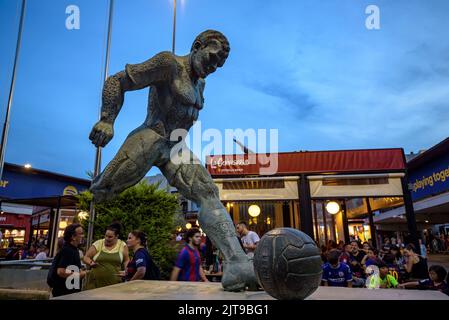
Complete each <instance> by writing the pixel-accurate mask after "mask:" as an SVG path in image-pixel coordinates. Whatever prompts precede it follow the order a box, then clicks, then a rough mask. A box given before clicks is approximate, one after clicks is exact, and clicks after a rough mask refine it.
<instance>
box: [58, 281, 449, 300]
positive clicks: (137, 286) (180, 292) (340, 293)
mask: <svg viewBox="0 0 449 320" xmlns="http://www.w3.org/2000/svg"><path fill="white" fill-rule="evenodd" d="M54 299H58V300H273V299H274V298H272V297H271V296H270V295H269V294H267V293H266V292H264V291H258V292H251V291H246V292H236V293H235V292H226V291H224V290H223V288H222V286H221V283H214V282H209V283H203V282H174V281H143V280H139V281H132V282H126V283H120V284H116V285H113V286H109V287H104V288H99V289H95V290H89V291H83V292H79V293H75V294H71V295H67V296H62V297H57V298H54ZM307 299H308V300H390V301H393V300H449V296H447V295H445V294H443V293H441V292H438V291H423V290H400V289H378V290H370V289H361V288H332V287H319V288H318V289H317V291H315V292H314V293H313V294H312V295H311V296H309V297H308V298H307Z"/></svg>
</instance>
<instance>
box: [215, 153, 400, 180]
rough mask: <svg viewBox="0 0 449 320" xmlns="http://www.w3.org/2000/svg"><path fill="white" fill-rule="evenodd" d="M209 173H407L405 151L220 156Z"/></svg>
mask: <svg viewBox="0 0 449 320" xmlns="http://www.w3.org/2000/svg"><path fill="white" fill-rule="evenodd" d="M206 166H207V169H208V171H209V173H210V174H211V175H212V176H214V177H217V176H226V175H288V174H300V173H323V172H333V173H344V172H347V173H354V172H366V171H370V172H376V171H377V172H385V171H391V170H395V171H397V170H404V169H405V162H404V153H403V150H402V149H372V150H348V151H304V152H282V153H272V154H268V155H265V154H245V155H217V156H208V157H207V158H206Z"/></svg>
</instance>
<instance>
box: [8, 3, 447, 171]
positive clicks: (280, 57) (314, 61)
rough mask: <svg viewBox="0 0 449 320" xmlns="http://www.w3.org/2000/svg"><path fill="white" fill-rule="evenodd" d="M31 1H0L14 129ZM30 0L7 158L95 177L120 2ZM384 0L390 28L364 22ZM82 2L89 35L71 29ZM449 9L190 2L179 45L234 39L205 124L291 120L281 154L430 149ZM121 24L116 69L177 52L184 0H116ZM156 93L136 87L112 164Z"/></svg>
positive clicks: (284, 126) (442, 131)
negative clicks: (96, 133) (212, 33)
mask: <svg viewBox="0 0 449 320" xmlns="http://www.w3.org/2000/svg"><path fill="white" fill-rule="evenodd" d="M20 3H21V1H19V0H0V49H1V50H0V120H1V123H2V125H3V122H4V118H5V110H6V105H7V99H8V92H9V86H10V81H11V75H12V66H13V59H14V52H15V43H16V39H17V31H18V22H19V12H20ZM27 3H28V4H27V10H26V19H25V24H24V33H23V41H22V50H21V53H20V61H19V66H18V70H17V82H16V90H15V95H14V100H13V104H12V113H11V128H10V132H9V141H8V145H7V151H6V161H7V162H12V163H16V164H24V163H31V164H32V165H33V167H35V168H39V169H44V170H49V171H54V172H59V173H63V174H67V175H73V176H78V177H86V174H85V172H86V171H88V170H93V165H94V157H95V148H94V147H93V145H92V144H91V143H90V141H89V139H88V135H89V132H90V130H91V128H92V125H93V124H94V123H95V122H96V120H97V118H98V112H99V107H100V95H101V89H102V69H103V61H104V50H105V36H106V24H107V8H108V1H107V0H70V1H66V0H28V1H27ZM371 4H374V5H377V6H378V8H379V9H380V30H369V29H367V28H366V26H365V20H366V19H367V17H368V15H367V14H366V13H365V9H366V8H367V6H368V5H371ZM69 5H77V6H78V7H79V8H80V29H79V30H68V29H67V28H66V18H67V16H68V15H67V14H66V8H67V6H69ZM448 15H449V1H447V0H385V1H384V0H369V1H365V0H321V1H316V0H257V1H256V0H226V1H225V0H178V12H177V33H176V53H177V54H179V55H184V54H187V53H188V52H189V50H190V46H191V44H192V41H193V39H194V38H195V36H196V35H197V34H198V33H200V32H201V31H204V30H206V29H216V30H219V31H221V32H223V33H224V34H225V35H226V36H227V38H228V39H229V42H230V45H231V52H230V55H229V58H228V60H227V62H226V63H225V65H224V67H223V68H221V69H218V70H217V72H216V73H214V74H212V75H211V76H210V77H208V78H207V85H206V89H205V107H204V109H203V110H202V111H201V113H200V120H201V121H202V128H203V129H207V128H216V129H219V130H221V131H222V132H224V130H225V129H227V128H229V129H235V128H242V129H248V128H254V129H278V130H279V151H296V150H310V151H313V150H335V149H360V148H387V147H401V148H404V150H405V151H406V152H410V151H418V150H420V149H427V148H429V147H431V146H433V145H434V144H436V143H438V142H439V141H441V140H443V139H444V138H446V137H447V136H448V135H449V36H448V32H449V19H448ZM113 19H114V20H113V34H112V46H111V52H110V54H111V61H110V73H116V72H118V71H121V70H123V68H124V66H125V64H126V63H138V62H142V61H145V60H146V59H148V58H150V57H151V56H153V55H154V54H156V53H158V52H160V51H165V50H171V46H172V23H173V0H115V11H114V18H113ZM147 94H148V90H147V89H145V90H141V91H134V92H129V93H127V94H126V98H125V104H124V106H123V108H122V112H121V113H120V115H119V116H118V118H117V121H116V124H115V137H114V139H113V140H112V141H111V142H110V144H109V145H108V146H107V147H106V148H105V149H104V151H103V165H104V164H106V163H107V162H108V161H110V160H111V159H112V157H113V156H114V155H115V153H116V152H117V150H118V148H119V147H120V145H121V144H122V143H123V141H124V140H125V138H126V136H127V134H128V133H129V132H130V131H131V130H133V129H134V128H136V127H137V126H139V125H140V124H141V123H142V122H143V120H144V118H145V116H146V101H147ZM157 172H158V170H157V169H153V170H152V171H151V172H150V174H155V173H157Z"/></svg>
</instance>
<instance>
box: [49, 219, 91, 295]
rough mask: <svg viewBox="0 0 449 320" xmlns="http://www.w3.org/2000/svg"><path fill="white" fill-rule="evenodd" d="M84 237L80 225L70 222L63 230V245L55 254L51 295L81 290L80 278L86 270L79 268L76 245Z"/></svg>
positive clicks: (78, 255) (84, 274)
mask: <svg viewBox="0 0 449 320" xmlns="http://www.w3.org/2000/svg"><path fill="white" fill-rule="evenodd" d="M83 238H84V231H83V228H82V227H81V225H79V224H76V223H74V224H71V225H69V226H68V227H67V228H66V229H65V230H64V245H63V247H62V249H61V251H60V252H59V253H58V254H57V255H56V257H55V259H57V260H56V264H55V270H54V272H55V274H54V286H53V290H52V295H53V297H58V296H62V295H66V294H71V293H75V292H79V291H81V279H83V278H84V277H85V276H86V271H83V270H81V259H80V254H79V251H78V246H79V245H80V243H81V241H82V240H83Z"/></svg>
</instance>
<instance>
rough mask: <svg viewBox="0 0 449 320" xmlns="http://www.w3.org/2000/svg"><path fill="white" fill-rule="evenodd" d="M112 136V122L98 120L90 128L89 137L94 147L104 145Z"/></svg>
mask: <svg viewBox="0 0 449 320" xmlns="http://www.w3.org/2000/svg"><path fill="white" fill-rule="evenodd" d="M113 136H114V127H113V125H112V123H109V122H105V121H101V120H100V121H98V122H97V123H96V124H95V125H94V127H93V128H92V131H91V132H90V135H89V139H90V141H92V143H93V144H94V145H95V146H96V147H104V146H105V145H107V144H108V143H109V141H111V139H112V137H113Z"/></svg>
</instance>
